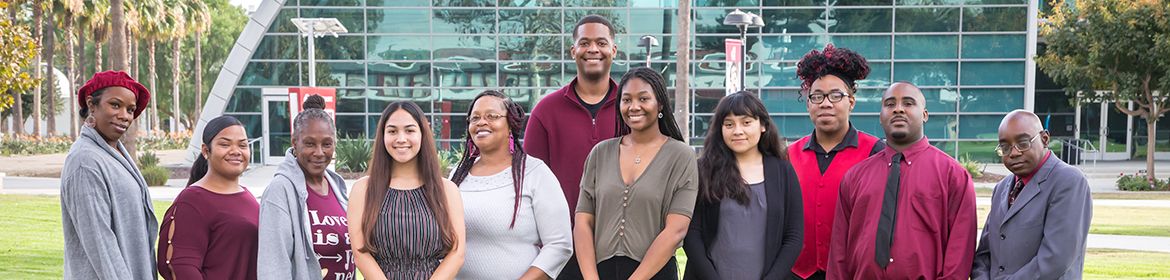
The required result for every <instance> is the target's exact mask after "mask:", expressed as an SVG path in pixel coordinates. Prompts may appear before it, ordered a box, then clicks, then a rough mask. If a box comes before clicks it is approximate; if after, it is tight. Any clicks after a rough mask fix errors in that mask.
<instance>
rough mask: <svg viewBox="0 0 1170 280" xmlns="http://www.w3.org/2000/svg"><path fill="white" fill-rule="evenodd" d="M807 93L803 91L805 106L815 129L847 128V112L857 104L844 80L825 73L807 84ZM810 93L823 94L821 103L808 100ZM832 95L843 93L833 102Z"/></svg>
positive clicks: (835, 130)
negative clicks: (838, 99)
mask: <svg viewBox="0 0 1170 280" xmlns="http://www.w3.org/2000/svg"><path fill="white" fill-rule="evenodd" d="M808 91H809V92H808V93H805V98H806V99H805V106H806V107H807V109H808V117H809V118H810V119H812V122H813V126H815V127H816V130H818V131H822V132H837V131H841V130H843V129H848V128H849V112H852V111H853V106H854V105H855V104H857V101H856V99H855V98H854V97H853V94H851V93H850V91H849V86H848V85H846V84H845V81H844V80H841V78H838V77H837V76H834V75H825V76H823V77H821V78H820V79H816V80H815V81H813V82H812V85H811V86H809V89H808ZM811 95H824V100H821V103H815V102H813V101H811V100H810V98H809V96H811ZM832 95H844V96H845V97H844V98H842V99H841V100H840V101H838V102H833V101H832V100H831V99H835V97H831V96H832Z"/></svg>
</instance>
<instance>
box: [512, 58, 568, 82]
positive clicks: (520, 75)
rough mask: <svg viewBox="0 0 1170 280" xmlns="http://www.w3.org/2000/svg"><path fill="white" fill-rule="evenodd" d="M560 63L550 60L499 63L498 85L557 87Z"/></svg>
mask: <svg viewBox="0 0 1170 280" xmlns="http://www.w3.org/2000/svg"><path fill="white" fill-rule="evenodd" d="M560 66H561V64H560V63H552V62H510V63H502V64H501V65H500V86H501V87H504V88H513V87H559V86H561V85H562V84H561V83H560V80H561V79H560V76H561V68H560Z"/></svg>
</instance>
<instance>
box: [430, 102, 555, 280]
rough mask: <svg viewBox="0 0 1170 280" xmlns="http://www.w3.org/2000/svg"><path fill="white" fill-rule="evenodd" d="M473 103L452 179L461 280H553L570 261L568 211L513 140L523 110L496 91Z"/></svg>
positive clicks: (539, 166) (547, 175) (549, 177)
mask: <svg viewBox="0 0 1170 280" xmlns="http://www.w3.org/2000/svg"><path fill="white" fill-rule="evenodd" d="M471 104H472V105H471V108H469V109H468V112H467V120H468V124H467V148H466V151H467V152H465V153H463V159H462V160H460V162H459V165H458V167H456V168H455V170H454V171H453V174H452V176H451V181H452V182H455V184H458V185H459V192H460V193H461V194H462V197H463V205H464V214H465V219H466V222H467V256H466V261H465V262H464V264H463V268H462V270H460V272H459V278H461V279H492V278H496V279H505V278H506V279H551V278H553V277H556V276H557V275H558V274H559V273H560V271H561V269H562V268H563V267H564V266H565V263H566V262H568V260H569V256H571V255H572V254H573V240H572V238H573V236H572V228H570V227H569V204H568V202H566V201H565V195H564V193H563V192H562V191H561V185H560V183H559V182H558V181H557V177H556V176H554V175H553V173H552V170H550V169H549V168H548V166H547V165H545V163H544V162H543V161H541V160H539V159H537V158H535V157H532V156H529V155H527V154H526V153H524V148H523V146H522V145H521V144H520V141H518V140H519V139H520V138H521V135H522V134H521V129H522V128H523V127H524V108H522V107H520V105H519V104H516V103H514V102H512V101H511V100H510V99H508V97H507V96H505V95H504V94H503V93H500V92H499V91H494V90H488V91H484V92H483V93H480V94H479V95H477V96H476V97H475V99H472V102H471ZM534 244H536V245H537V246H534ZM500 256H506V257H503V258H501V257H500Z"/></svg>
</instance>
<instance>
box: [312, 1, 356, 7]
mask: <svg viewBox="0 0 1170 280" xmlns="http://www.w3.org/2000/svg"><path fill="white" fill-rule="evenodd" d="M300 1H301V6H350V7H360V6H362V4H364V3H363V2H365V1H362V0H300Z"/></svg>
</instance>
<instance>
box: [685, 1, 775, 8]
mask: <svg viewBox="0 0 1170 280" xmlns="http://www.w3.org/2000/svg"><path fill="white" fill-rule="evenodd" d="M758 6H760V0H695V7H758Z"/></svg>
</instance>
